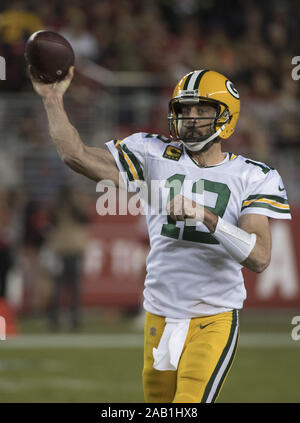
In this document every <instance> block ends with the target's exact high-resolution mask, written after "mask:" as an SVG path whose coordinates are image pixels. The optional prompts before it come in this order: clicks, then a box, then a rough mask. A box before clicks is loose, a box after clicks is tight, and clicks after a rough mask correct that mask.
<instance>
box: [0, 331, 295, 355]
mask: <svg viewBox="0 0 300 423" xmlns="http://www.w3.org/2000/svg"><path fill="white" fill-rule="evenodd" d="M143 342H144V340H143V335H142V334H132V333H130V334H124V333H122V334H79V335H74V334H59V335H52V334H34V335H19V336H16V337H7V339H6V340H5V341H0V351H1V350H3V349H35V348H143ZM266 347H267V348H268V347H269V348H280V347H300V340H299V341H293V340H292V338H291V334H290V333H278V334H275V333H244V334H241V335H240V339H239V342H238V349H239V348H266Z"/></svg>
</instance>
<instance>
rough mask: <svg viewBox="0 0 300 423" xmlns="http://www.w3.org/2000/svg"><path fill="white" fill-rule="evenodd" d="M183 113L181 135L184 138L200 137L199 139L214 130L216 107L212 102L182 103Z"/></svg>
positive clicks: (207, 135)
mask: <svg viewBox="0 0 300 423" xmlns="http://www.w3.org/2000/svg"><path fill="white" fill-rule="evenodd" d="M181 107H182V108H181V114H182V117H183V118H189V119H182V121H181V122H182V123H181V130H180V135H181V136H182V138H194V139H195V138H196V139H197V138H198V139H199V140H201V139H204V138H207V137H209V136H210V135H211V133H212V130H213V126H214V125H213V124H214V119H215V117H216V109H215V108H214V107H213V106H211V105H210V104H206V103H199V104H193V105H188V104H182V105H181Z"/></svg>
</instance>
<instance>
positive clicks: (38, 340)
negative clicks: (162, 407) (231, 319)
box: [0, 311, 300, 403]
mask: <svg viewBox="0 0 300 423" xmlns="http://www.w3.org/2000/svg"><path fill="white" fill-rule="evenodd" d="M298 314H299V313H298ZM293 315H297V313H296V312H293V311H289V312H281V311H278V312H277V313H273V312H272V313H270V312H265V313H264V314H261V313H256V312H254V313H253V312H251V313H246V312H244V313H243V314H242V316H241V336H240V346H239V349H238V352H237V356H236V359H235V362H234V364H233V367H232V370H231V372H230V374H229V376H228V379H227V380H226V382H225V384H224V387H223V390H222V392H221V394H220V396H219V398H218V402H231V403H232V402H299V401H300V394H299V379H300V377H299V375H300V360H299V353H300V341H293V340H292V339H291V329H292V326H291V318H292V316H293ZM42 325H43V320H42V319H39V320H37V319H24V320H23V321H22V322H21V329H22V335H20V336H18V337H16V338H9V339H7V340H6V341H0V398H1V400H0V401H1V402H98V403H107V402H125V403H132V402H143V401H144V399H143V392H142V382H141V372H142V365H143V363H142V357H143V346H142V343H143V336H142V331H141V330H137V329H133V326H132V320H131V319H130V318H128V317H127V318H122V319H114V321H111V320H108V319H103V318H101V317H99V316H98V317H95V316H92V317H89V318H88V319H86V320H85V325H84V328H83V331H82V332H81V333H80V334H77V335H76V334H70V333H65V334H64V333H60V334H47V333H46V332H45V329H44V332H43V333H42V329H43V326H42ZM39 333H40V334H39Z"/></svg>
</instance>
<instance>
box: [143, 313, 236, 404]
mask: <svg viewBox="0 0 300 423" xmlns="http://www.w3.org/2000/svg"><path fill="white" fill-rule="evenodd" d="M164 327H165V318H164V317H162V316H156V315H154V314H151V313H148V312H147V313H146V319H145V335H144V338H145V340H144V369H143V387H144V396H145V401H146V402H150V403H151V402H153V403H155V402H165V403H171V402H188V403H200V402H206V403H210V402H214V401H215V400H216V398H217V396H218V394H219V393H220V390H221V388H222V385H223V383H224V381H225V378H226V376H227V374H228V372H229V370H230V367H231V365H232V362H233V359H234V356H235V352H236V347H237V342H238V335H239V324H238V312H237V310H233V311H229V312H226V313H220V314H215V315H213V316H206V317H196V318H192V319H191V321H190V326H189V331H188V334H187V337H186V340H185V344H184V347H183V351H182V355H181V358H180V360H179V364H178V368H177V371H169V370H167V371H160V370H156V369H154V368H153V361H154V360H153V354H152V349H153V348H157V346H158V344H159V341H160V338H161V336H162V333H163V330H164Z"/></svg>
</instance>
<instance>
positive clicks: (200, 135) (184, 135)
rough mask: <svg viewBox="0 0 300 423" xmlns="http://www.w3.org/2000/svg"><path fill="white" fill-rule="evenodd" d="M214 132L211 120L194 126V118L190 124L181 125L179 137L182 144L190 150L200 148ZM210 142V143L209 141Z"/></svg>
mask: <svg viewBox="0 0 300 423" xmlns="http://www.w3.org/2000/svg"><path fill="white" fill-rule="evenodd" d="M214 132H215V129H214V125H213V122H211V123H208V124H202V125H197V126H196V121H195V120H194V122H193V124H192V125H188V126H185V125H182V127H181V130H180V138H181V140H182V142H183V143H184V145H185V146H186V147H187V148H188V149H190V150H191V151H193V150H194V151H195V149H196V150H197V151H200V150H202V149H203V148H204V147H205V145H206V143H204V142H205V141H206V140H207V139H208V138H209V137H210V136H211V135H212V134H213V133H214ZM209 144H210V143H209Z"/></svg>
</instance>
